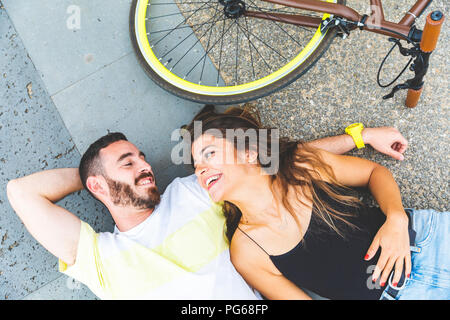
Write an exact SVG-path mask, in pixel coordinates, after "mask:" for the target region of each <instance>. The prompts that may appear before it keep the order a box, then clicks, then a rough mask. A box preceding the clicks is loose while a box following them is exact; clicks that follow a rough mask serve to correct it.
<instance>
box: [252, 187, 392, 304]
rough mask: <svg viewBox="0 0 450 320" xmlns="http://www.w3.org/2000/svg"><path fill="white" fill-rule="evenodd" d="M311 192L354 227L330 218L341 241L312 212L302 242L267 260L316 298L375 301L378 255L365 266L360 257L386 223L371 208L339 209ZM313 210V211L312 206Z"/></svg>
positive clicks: (378, 291)
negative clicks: (374, 282)
mask: <svg viewBox="0 0 450 320" xmlns="http://www.w3.org/2000/svg"><path fill="white" fill-rule="evenodd" d="M330 187H333V188H334V190H335V191H337V192H338V193H340V194H347V195H348V194H349V192H348V191H347V190H345V191H344V190H342V189H337V187H336V186H332V185H330ZM315 191H316V194H317V196H318V198H319V199H320V200H321V201H323V202H326V203H327V204H328V205H329V206H330V207H331V208H333V209H335V210H337V211H339V212H343V213H350V214H352V216H351V217H345V219H346V220H347V221H348V222H350V223H351V224H353V225H354V226H356V228H355V227H350V226H349V225H348V224H346V223H345V222H342V221H340V220H339V219H334V218H332V220H333V222H334V224H335V225H336V227H337V228H338V230H339V231H340V233H341V234H342V235H344V238H343V237H342V236H340V235H339V234H338V233H336V232H335V231H334V230H333V229H332V228H331V227H329V226H328V225H327V224H326V223H325V222H324V221H323V220H321V219H320V218H318V217H317V215H316V214H314V212H313V213H312V215H311V220H310V224H309V227H308V229H307V231H306V233H305V235H304V237H303V239H302V241H300V242H299V243H298V244H297V246H296V247H295V248H293V249H292V250H290V251H289V252H286V253H284V254H282V255H269V256H270V259H271V260H272V262H273V264H274V265H275V266H276V267H277V268H278V270H279V271H280V272H281V273H282V274H283V275H284V276H285V277H286V278H287V279H289V280H290V281H292V282H293V283H294V284H295V285H297V286H298V287H300V288H306V289H308V290H311V291H313V292H315V293H316V294H318V295H320V296H322V297H325V298H328V299H355V300H373V299H379V298H380V296H381V293H382V291H383V290H384V287H382V288H380V287H379V286H376V285H375V284H373V283H372V280H371V279H372V272H373V269H374V267H375V265H376V263H377V261H378V258H379V254H380V250H379V251H378V253H377V254H376V255H375V256H374V257H373V258H372V259H371V260H370V261H365V260H364V256H365V255H366V253H367V250H368V249H369V246H370V244H371V243H372V241H373V238H374V237H375V234H376V233H377V231H378V229H379V228H380V227H381V226H382V224H383V223H384V221H385V220H386V217H385V215H384V214H383V212H382V211H381V210H380V209H379V208H377V207H368V206H361V205H360V206H358V207H354V206H349V205H344V204H342V203H340V202H338V201H336V200H334V199H333V198H331V197H330V196H328V194H327V193H326V192H324V191H322V190H321V189H319V188H315ZM352 195H355V194H354V193H353V194H352ZM313 210H317V208H315V207H313ZM252 240H253V239H252ZM255 243H256V242H255ZM258 246H259V245H258ZM261 249H263V248H262V247H261ZM263 250H264V249H263ZM264 251H265V250H264ZM266 253H267V252H266Z"/></svg>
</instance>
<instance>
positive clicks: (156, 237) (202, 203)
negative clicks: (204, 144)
mask: <svg viewBox="0 0 450 320" xmlns="http://www.w3.org/2000/svg"><path fill="white" fill-rule="evenodd" d="M224 224H225V218H224V216H223V213H222V210H221V207H220V206H219V205H218V204H215V203H214V202H212V201H211V199H210V197H209V195H208V193H207V192H206V191H205V190H204V189H202V188H201V187H200V185H199V184H198V182H197V179H196V176H195V175H191V176H188V177H185V178H176V179H175V180H174V181H173V182H172V183H171V184H170V185H169V186H168V187H167V189H166V191H165V192H164V194H163V195H162V197H161V202H160V204H159V205H158V206H157V207H156V208H155V210H154V211H153V213H152V214H151V215H150V216H149V217H148V218H147V219H146V220H145V221H143V222H142V223H140V224H139V225H137V226H136V227H134V228H133V229H131V230H129V231H126V232H120V231H119V230H118V229H117V228H115V230H114V232H113V233H110V232H101V233H96V232H95V231H94V230H93V229H92V228H91V227H90V226H89V225H88V224H87V223H85V222H83V221H82V223H81V231H80V240H79V244H78V251H77V258H76V262H75V264H74V265H72V266H67V265H66V264H65V263H64V262H63V261H61V260H60V265H59V269H60V271H61V272H63V273H65V274H67V275H69V276H71V277H73V278H75V279H76V280H78V281H80V282H82V283H84V284H86V285H87V286H88V287H89V288H90V289H91V290H92V292H94V293H95V294H96V295H97V296H98V297H100V298H102V299H257V296H256V295H255V293H254V292H253V290H252V289H251V288H250V287H249V286H248V285H247V283H246V282H245V281H244V280H243V278H242V277H241V276H240V275H239V273H238V272H237V271H236V269H235V268H234V266H233V265H232V263H231V261H230V255H229V249H228V243H227V240H226V238H225V235H224Z"/></svg>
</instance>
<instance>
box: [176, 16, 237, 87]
mask: <svg viewBox="0 0 450 320" xmlns="http://www.w3.org/2000/svg"><path fill="white" fill-rule="evenodd" d="M236 21H237V19H235V20H234V22H233V23H232V24H231V25H230V26H229V27H228V29H227V31H225V33H224V34H223V36H225V34H226V33H227V32H228V30H230V29H231V27H232V26H233V24H235V23H236ZM218 42H219V40H217V41H216V42H215V43H214V44H213V45H212V47H211V48H210V49H209V50H208V51H207V52H205V54H204V55H203V57H204V56H205V55H207V54H208V53H209V52H210V51H211V50H212V49H213V48H214V47H215V46H216V44H217V43H218ZM203 57H201V58H200V60H198V61H197V63H196V64H195V65H194V66H193V67H192V68H191V70H189V72H188V73H186V74H185V76H184V79H186V77H187V76H188V75H189V73H191V72H192V70H194V68H195V67H196V66H197V65H198V64H199V63H200V61H202V59H203Z"/></svg>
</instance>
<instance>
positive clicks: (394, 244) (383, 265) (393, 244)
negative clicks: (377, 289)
mask: <svg viewBox="0 0 450 320" xmlns="http://www.w3.org/2000/svg"><path fill="white" fill-rule="evenodd" d="M386 216H387V218H386V221H385V223H384V224H383V225H382V226H381V228H380V229H379V230H378V232H377V234H376V235H375V238H374V239H373V241H372V244H371V245H370V247H369V250H368V251H367V254H366V256H365V257H364V260H370V259H372V258H373V256H374V255H375V254H376V253H377V251H378V248H379V247H381V255H380V258H379V259H378V262H377V265H376V267H375V270H374V272H373V275H372V281H373V282H375V281H377V279H378V277H379V276H380V274H381V278H380V284H381V286H382V287H383V286H384V285H385V283H386V281H387V279H388V277H389V274H390V272H391V270H392V268H393V267H395V272H394V277H393V280H392V284H393V285H394V286H397V284H398V282H399V281H400V277H401V275H402V272H403V265H405V274H406V276H407V277H409V275H410V273H411V254H410V248H409V234H408V217H407V216H406V214H405V213H404V212H402V213H398V214H396V213H390V214H388V215H386Z"/></svg>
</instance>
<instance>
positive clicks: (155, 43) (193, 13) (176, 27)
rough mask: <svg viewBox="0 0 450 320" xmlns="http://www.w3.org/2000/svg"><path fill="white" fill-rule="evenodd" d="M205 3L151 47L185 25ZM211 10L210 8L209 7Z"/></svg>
mask: <svg viewBox="0 0 450 320" xmlns="http://www.w3.org/2000/svg"><path fill="white" fill-rule="evenodd" d="M205 4H206V3H204V4H202V5H201V6H200V8H198V9H197V10H196V11H195V12H193V13H192V14H191V15H190V16H189V17H187V18H185V19H184V21H182V22H180V23H179V24H178V25H177V26H176V27H175V28H174V29H172V30H171V31H170V32H168V33H167V34H166V35H165V36H164V37H162V38H161V39H159V40H158V41H157V42H156V43H155V44H153V46H156V45H157V44H158V43H160V42H161V41H162V40H163V39H164V38H165V37H167V36H168V35H169V34H171V33H172V32H173V31H174V30H175V29H177V28H178V27H179V26H181V25H182V24H184V23H186V22H187V21H188V20H189V19H190V18H191V17H192V16H193V15H194V14H195V13H196V12H198V11H199V10H200V9H201V8H202V7H204V6H205ZM209 8H211V7H209Z"/></svg>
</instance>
